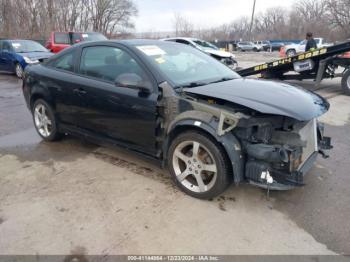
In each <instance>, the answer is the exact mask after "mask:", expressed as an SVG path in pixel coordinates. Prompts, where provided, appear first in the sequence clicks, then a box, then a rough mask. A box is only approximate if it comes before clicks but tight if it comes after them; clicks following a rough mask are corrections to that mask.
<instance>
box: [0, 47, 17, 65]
mask: <svg viewBox="0 0 350 262" xmlns="http://www.w3.org/2000/svg"><path fill="white" fill-rule="evenodd" d="M12 56H13V49H12V46H11V43H10V42H9V41H4V42H3V43H2V49H1V54H0V60H1V61H0V63H1V65H0V68H1V69H0V70H1V71H8V72H11V71H13V70H14V68H13V62H12Z"/></svg>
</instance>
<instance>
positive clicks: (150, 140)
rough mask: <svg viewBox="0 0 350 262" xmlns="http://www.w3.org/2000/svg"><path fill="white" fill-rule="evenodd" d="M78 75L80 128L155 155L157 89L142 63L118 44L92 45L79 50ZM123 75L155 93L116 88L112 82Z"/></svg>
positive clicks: (75, 87) (76, 88) (77, 93)
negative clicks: (139, 82)
mask: <svg viewBox="0 0 350 262" xmlns="http://www.w3.org/2000/svg"><path fill="white" fill-rule="evenodd" d="M78 73H79V75H80V76H79V79H78V81H76V82H75V83H74V86H73V89H74V90H76V93H75V94H74V96H76V97H80V104H79V105H78V106H77V107H78V108H77V110H78V114H77V117H78V125H79V127H80V128H83V129H86V130H88V131H90V132H93V133H94V134H95V135H97V136H103V137H105V138H109V139H113V140H116V141H118V142H119V143H121V144H124V145H126V146H127V147H131V148H133V149H135V150H139V151H143V152H146V153H148V154H152V155H154V154H155V153H156V152H155V143H156V136H155V130H156V104H157V97H158V94H157V92H158V91H157V90H158V89H157V88H156V84H155V82H154V80H153V77H152V76H151V75H150V73H149V72H148V70H147V69H146V68H145V67H144V66H143V64H142V63H141V61H140V60H139V59H138V58H137V57H135V56H134V55H133V54H132V53H130V51H128V50H126V49H125V48H123V47H122V46H119V45H117V46H104V45H92V46H87V47H84V48H82V49H81V56H80V63H79V69H78ZM125 74H137V75H138V76H140V77H141V78H142V80H143V82H144V83H145V84H146V85H149V86H150V88H153V90H154V92H151V93H150V94H144V93H141V92H140V91H139V90H135V89H130V88H125V87H121V86H117V85H116V84H115V79H116V78H118V77H120V76H121V75H125Z"/></svg>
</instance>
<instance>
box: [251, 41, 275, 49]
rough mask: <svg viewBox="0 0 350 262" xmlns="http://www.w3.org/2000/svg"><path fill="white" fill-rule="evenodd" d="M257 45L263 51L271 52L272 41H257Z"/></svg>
mask: <svg viewBox="0 0 350 262" xmlns="http://www.w3.org/2000/svg"><path fill="white" fill-rule="evenodd" d="M254 44H255V45H257V46H259V47H260V49H261V50H262V51H270V50H271V43H270V41H266V40H265V41H255V42H254Z"/></svg>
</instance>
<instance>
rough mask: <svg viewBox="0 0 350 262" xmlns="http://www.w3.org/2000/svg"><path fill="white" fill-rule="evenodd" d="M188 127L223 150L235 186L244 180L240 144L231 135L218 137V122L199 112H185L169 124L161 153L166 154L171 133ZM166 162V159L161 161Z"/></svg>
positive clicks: (207, 114)
mask: <svg viewBox="0 0 350 262" xmlns="http://www.w3.org/2000/svg"><path fill="white" fill-rule="evenodd" d="M184 126H186V127H190V128H195V129H199V130H202V131H204V132H206V133H209V134H210V135H211V136H212V137H213V138H215V139H216V141H218V142H219V143H220V144H221V145H222V146H223V147H224V149H225V151H226V153H227V155H228V157H229V159H230V162H231V167H232V171H233V179H234V182H235V184H238V183H240V182H241V181H243V180H244V170H243V169H244V157H243V154H242V152H241V144H240V142H239V141H238V139H237V138H236V137H235V136H234V135H233V134H232V132H227V133H225V134H224V135H221V136H219V135H218V132H217V130H218V128H219V121H218V120H217V119H215V118H214V117H213V115H211V114H209V113H205V112H200V111H187V112H184V113H183V114H180V115H179V116H178V117H176V118H175V119H174V121H172V122H171V124H170V125H169V127H168V129H167V136H166V140H165V141H164V144H163V152H167V150H168V147H169V142H170V141H169V138H170V137H171V136H170V135H171V133H172V132H174V131H175V130H176V129H177V128H179V127H184ZM165 160H166V157H165V158H164V159H163V161H165Z"/></svg>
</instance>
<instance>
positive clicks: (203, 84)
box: [175, 82, 209, 89]
mask: <svg viewBox="0 0 350 262" xmlns="http://www.w3.org/2000/svg"><path fill="white" fill-rule="evenodd" d="M207 84H209V83H207V82H191V83H188V84H183V85H179V86H176V87H175V89H179V88H191V87H197V86H205V85H207Z"/></svg>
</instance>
